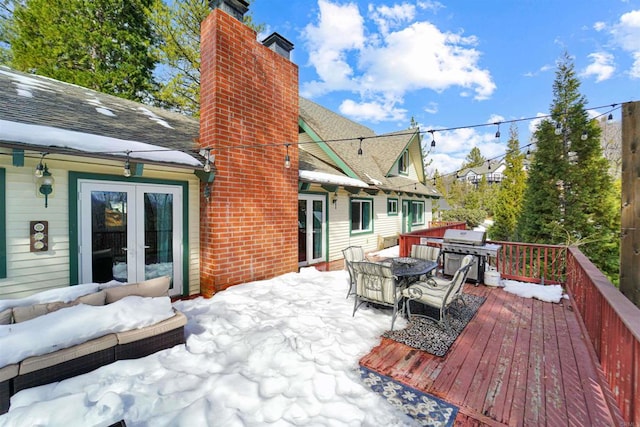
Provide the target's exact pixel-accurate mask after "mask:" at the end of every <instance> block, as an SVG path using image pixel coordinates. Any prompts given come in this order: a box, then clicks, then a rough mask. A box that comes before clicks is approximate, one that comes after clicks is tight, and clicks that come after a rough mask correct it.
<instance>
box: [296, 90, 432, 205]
mask: <svg viewBox="0 0 640 427" xmlns="http://www.w3.org/2000/svg"><path fill="white" fill-rule="evenodd" d="M299 106H300V126H301V128H302V129H303V130H304V131H305V132H306V133H307V134H309V135H310V136H311V138H312V140H313V141H315V143H316V144H317V145H318V146H319V147H320V148H321V149H322V150H323V151H324V154H327V155H328V156H329V158H331V160H333V162H334V163H335V165H336V166H337V168H338V169H339V170H340V171H341V172H342V173H344V174H345V175H346V176H349V177H351V178H357V179H360V180H361V181H364V182H366V183H368V184H369V185H371V186H373V187H376V188H378V189H381V190H385V191H401V192H410V193H415V194H421V195H429V196H435V197H438V196H439V194H438V192H437V191H436V190H435V188H434V187H432V186H430V185H425V184H423V183H422V182H420V181H419V180H415V179H411V178H409V177H407V176H393V175H391V174H390V172H391V170H392V168H393V166H394V165H395V164H396V162H397V161H398V158H399V157H400V155H402V153H403V152H404V151H405V150H406V149H410V151H411V152H412V153H413V156H414V165H415V166H416V167H417V168H420V169H419V171H418V174H419V176H420V177H421V178H422V179H424V170H423V169H422V151H421V148H420V133H419V130H418V129H408V130H402V131H397V132H391V133H386V134H382V135H376V134H375V132H374V131H373V130H371V129H369V128H368V127H366V126H363V125H361V124H358V123H356V122H353V121H351V120H349V119H347V118H345V117H343V116H341V115H339V114H337V113H334V112H333V111H330V110H328V109H327V108H324V107H322V106H320V105H318V104H316V103H314V102H312V101H310V100H308V99H305V98H300V101H299ZM361 138H362V140H361ZM359 148H362V153H363V154H362V155H359V154H358V150H359ZM304 149H305V147H304V146H303V145H301V150H300V152H301V153H302V152H303V151H304ZM310 152H311V154H312V155H313V150H310ZM416 157H419V161H418V162H416V161H415V159H416ZM416 163H417V164H416Z"/></svg>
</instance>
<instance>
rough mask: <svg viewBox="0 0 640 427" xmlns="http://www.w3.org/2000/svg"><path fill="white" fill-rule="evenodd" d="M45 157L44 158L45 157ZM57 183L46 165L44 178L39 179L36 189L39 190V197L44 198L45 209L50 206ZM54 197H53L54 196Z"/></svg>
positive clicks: (43, 173) (43, 171) (43, 169)
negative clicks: (50, 198)
mask: <svg viewBox="0 0 640 427" xmlns="http://www.w3.org/2000/svg"><path fill="white" fill-rule="evenodd" d="M43 157H44V156H43ZM54 183H55V179H53V176H52V175H51V172H49V168H48V167H47V165H46V164H44V166H43V168H42V176H41V177H39V178H38V180H37V181H36V189H37V190H38V195H40V194H41V195H42V196H44V207H45V208H46V207H48V206H49V196H50V195H51V194H52V193H53V184H54ZM52 197H53V196H52Z"/></svg>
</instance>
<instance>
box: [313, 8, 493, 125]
mask: <svg viewBox="0 0 640 427" xmlns="http://www.w3.org/2000/svg"><path fill="white" fill-rule="evenodd" d="M318 5H319V16H318V23H317V24H309V25H308V26H307V27H306V28H305V30H304V37H305V39H306V44H307V47H308V51H309V56H310V64H311V65H312V66H313V67H314V68H315V70H316V72H317V74H318V79H317V80H315V81H313V82H309V83H306V84H303V85H302V88H301V94H302V95H303V96H308V97H314V96H319V95H322V94H325V93H329V92H333V91H347V90H348V91H350V92H352V93H357V94H359V95H360V97H361V100H359V101H351V102H349V103H346V104H345V105H343V107H342V108H343V110H344V111H346V110H348V109H350V110H353V111H357V112H359V114H360V115H359V116H358V118H360V119H364V120H367V119H369V118H370V119H371V120H394V119H395V118H397V117H400V118H403V117H402V115H401V114H399V113H400V112H402V111H403V110H402V109H399V108H398V107H397V104H401V103H402V102H403V99H404V96H405V94H406V93H407V92H408V91H421V90H432V91H435V92H443V91H445V90H447V89H452V88H459V89H460V92H461V93H460V96H466V95H470V96H473V97H474V98H475V99H476V100H483V99H487V98H489V97H490V96H491V95H492V94H493V92H494V91H495V89H496V85H495V83H494V82H493V79H492V77H491V73H490V72H489V70H487V69H483V68H482V67H481V66H480V65H479V62H480V58H481V52H480V51H478V50H477V49H476V48H475V47H476V45H477V39H476V37H474V36H464V35H463V33H462V32H460V33H450V32H443V31H441V30H440V29H439V28H437V27H436V26H435V25H434V24H432V23H430V22H426V21H417V22H412V21H413V20H414V17H415V6H413V5H408V4H406V3H405V4H402V5H397V6H394V7H377V8H375V9H374V8H370V14H371V17H372V19H373V21H374V23H375V24H376V25H377V27H376V28H377V30H375V31H371V30H369V32H367V29H366V28H365V24H366V23H365V21H364V19H363V17H362V16H361V15H360V12H359V10H358V8H357V6H356V5H355V4H353V3H349V4H346V5H344V6H341V5H338V4H336V3H332V2H331V1H330V0H319V1H318ZM430 5H433V3H425V4H419V5H418V6H419V7H428V6H430ZM399 70H402V71H401V72H399ZM358 106H359V107H358ZM380 107H382V108H386V109H387V111H386V113H383V112H381V111H379V108H380ZM367 112H369V114H371V116H366V114H367ZM351 117H354V116H351ZM383 117H386V118H383Z"/></svg>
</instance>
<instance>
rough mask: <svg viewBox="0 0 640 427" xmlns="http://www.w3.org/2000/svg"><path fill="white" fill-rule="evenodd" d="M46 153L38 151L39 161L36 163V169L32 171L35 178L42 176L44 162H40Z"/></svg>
mask: <svg viewBox="0 0 640 427" xmlns="http://www.w3.org/2000/svg"><path fill="white" fill-rule="evenodd" d="M47 154H49V153H40V155H41V157H40V163H38V164H37V165H36V171H35V172H34V175H35V176H36V178H42V176H43V175H44V164H43V163H42V161H43V160H44V156H46V155H47Z"/></svg>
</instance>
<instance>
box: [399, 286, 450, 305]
mask: <svg viewBox="0 0 640 427" xmlns="http://www.w3.org/2000/svg"><path fill="white" fill-rule="evenodd" d="M448 289H449V288H448V287H443V286H438V287H433V286H430V285H427V284H426V283H425V282H418V283H415V284H413V285H411V286H409V287H408V288H407V289H404V290H403V291H402V296H404V297H406V298H410V299H411V300H413V301H418V302H420V303H422V304H427V305H431V306H435V307H441V306H442V302H443V299H444V297H445V294H446V292H447V290H448Z"/></svg>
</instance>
